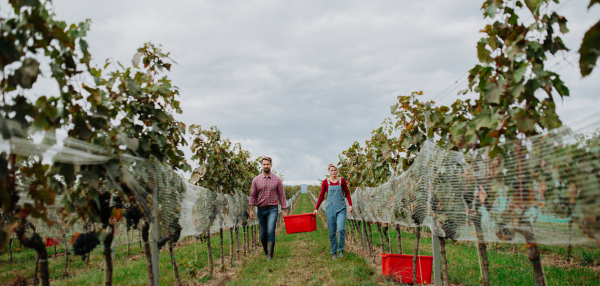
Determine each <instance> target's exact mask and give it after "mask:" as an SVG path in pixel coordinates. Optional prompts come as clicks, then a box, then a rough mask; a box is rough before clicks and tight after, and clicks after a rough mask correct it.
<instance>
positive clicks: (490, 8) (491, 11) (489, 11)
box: [484, 1, 498, 18]
mask: <svg viewBox="0 0 600 286" xmlns="http://www.w3.org/2000/svg"><path fill="white" fill-rule="evenodd" d="M486 4H487V3H486ZM497 9H498V7H497V6H496V1H491V3H489V4H487V7H485V12H484V15H487V16H488V17H490V18H494V17H495V16H496V10H497Z"/></svg>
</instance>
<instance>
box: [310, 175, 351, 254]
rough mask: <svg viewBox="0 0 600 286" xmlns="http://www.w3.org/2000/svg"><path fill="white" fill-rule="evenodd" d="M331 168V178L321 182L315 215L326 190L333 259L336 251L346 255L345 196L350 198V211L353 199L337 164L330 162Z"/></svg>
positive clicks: (326, 213) (328, 226)
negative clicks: (339, 175) (339, 173)
mask: <svg viewBox="0 0 600 286" xmlns="http://www.w3.org/2000/svg"><path fill="white" fill-rule="evenodd" d="M327 169H328V170H329V175H331V176H330V177H329V179H325V180H324V181H323V184H321V194H320V195H319V201H317V207H316V208H315V211H314V212H313V213H314V214H315V215H316V214H317V212H318V210H319V206H320V205H321V203H322V202H323V198H324V197H325V192H328V193H329V194H328V195H327V210H326V212H325V215H326V217H327V228H329V242H330V244H331V255H332V257H331V259H335V258H336V253H335V252H336V251H337V252H338V255H339V257H343V256H344V254H343V253H344V252H343V251H344V239H345V236H346V202H344V197H346V198H347V199H348V205H349V207H348V211H349V212H352V199H351V198H350V192H349V191H348V185H346V181H345V180H344V179H342V178H338V176H337V175H338V169H337V167H336V166H335V165H333V164H329V167H328V168H327ZM336 230H337V236H338V238H339V242H338V240H337V239H336V238H335V232H336Z"/></svg>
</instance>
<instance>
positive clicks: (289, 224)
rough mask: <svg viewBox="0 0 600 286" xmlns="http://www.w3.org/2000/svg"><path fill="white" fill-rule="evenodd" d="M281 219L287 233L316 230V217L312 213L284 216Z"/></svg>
mask: <svg viewBox="0 0 600 286" xmlns="http://www.w3.org/2000/svg"><path fill="white" fill-rule="evenodd" d="M283 221H285V233H287V234H290V233H296V232H311V231H315V230H317V218H316V216H315V215H314V214H312V213H308V214H297V215H288V216H284V217H283Z"/></svg>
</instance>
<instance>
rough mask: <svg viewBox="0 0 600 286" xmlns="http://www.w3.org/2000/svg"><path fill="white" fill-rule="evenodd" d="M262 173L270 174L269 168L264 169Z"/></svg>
mask: <svg viewBox="0 0 600 286" xmlns="http://www.w3.org/2000/svg"><path fill="white" fill-rule="evenodd" d="M263 172H265V174H269V173H271V169H269V168H264V169H263Z"/></svg>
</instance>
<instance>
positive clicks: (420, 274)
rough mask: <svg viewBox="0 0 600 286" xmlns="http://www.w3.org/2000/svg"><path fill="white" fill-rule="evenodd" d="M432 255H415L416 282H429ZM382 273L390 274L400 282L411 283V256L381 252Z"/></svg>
mask: <svg viewBox="0 0 600 286" xmlns="http://www.w3.org/2000/svg"><path fill="white" fill-rule="evenodd" d="M432 265H433V256H422V255H419V256H417V283H419V284H429V283H431V266H432ZM381 266H382V267H381V268H382V272H383V275H390V276H393V277H395V278H396V279H397V280H400V281H401V282H402V283H409V284H413V276H412V271H413V267H412V266H413V256H412V255H406V254H389V253H382V254H381Z"/></svg>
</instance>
